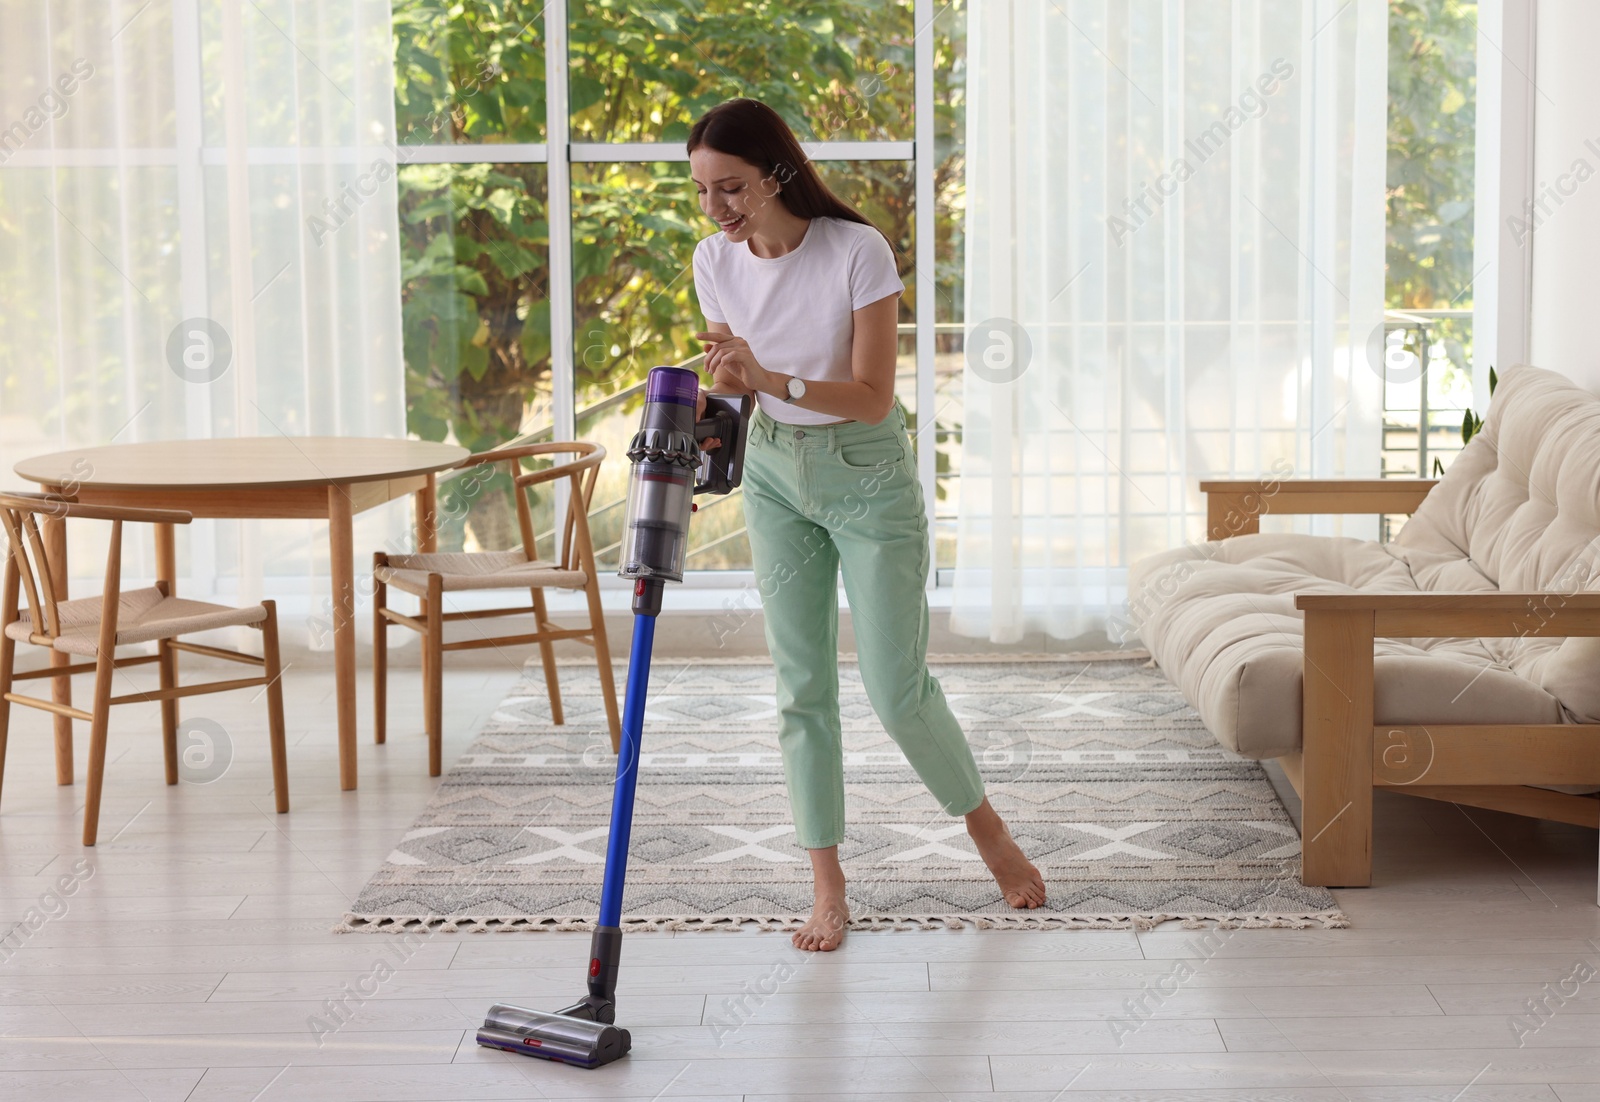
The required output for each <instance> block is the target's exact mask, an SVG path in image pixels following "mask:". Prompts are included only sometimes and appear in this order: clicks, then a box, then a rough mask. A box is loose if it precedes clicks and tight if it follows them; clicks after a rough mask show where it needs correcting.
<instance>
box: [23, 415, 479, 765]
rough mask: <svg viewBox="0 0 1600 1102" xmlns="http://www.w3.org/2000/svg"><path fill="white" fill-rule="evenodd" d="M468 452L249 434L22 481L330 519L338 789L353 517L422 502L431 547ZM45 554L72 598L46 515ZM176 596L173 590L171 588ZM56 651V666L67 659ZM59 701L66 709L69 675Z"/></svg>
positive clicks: (171, 504)
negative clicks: (444, 497) (398, 501)
mask: <svg viewBox="0 0 1600 1102" xmlns="http://www.w3.org/2000/svg"><path fill="white" fill-rule="evenodd" d="M467 455H468V452H467V450H466V449H465V448H458V447H456V446H454V445H452V444H431V443H425V442H423V441H418V440H391V439H377V438H362V437H355V438H349V437H335V436H294V437H290V436H252V437H235V438H229V439H219V440H172V441H157V442H151V443H143V444H112V445H108V446H105V447H97V448H74V449H73V450H71V451H63V452H53V453H51V454H50V455H41V456H37V457H35V458H33V459H25V460H23V461H22V462H21V463H18V464H17V465H16V467H15V468H14V469H15V470H16V472H17V474H18V475H20V476H21V477H22V478H25V479H27V480H28V481H30V482H37V483H39V484H40V488H41V489H44V490H53V491H57V492H60V493H68V494H75V495H76V496H77V498H78V500H79V501H81V502H84V503H85V504H90V505H128V506H145V507H149V508H161V509H183V510H186V511H188V512H189V513H191V514H193V515H194V516H196V517H210V518H230V519H259V520H272V519H278V518H285V517H293V518H302V519H303V518H311V519H316V520H326V521H327V522H328V548H329V552H330V554H329V559H330V562H331V564H332V572H333V609H334V616H333V621H334V622H333V653H334V676H335V683H336V686H337V690H338V691H337V696H338V723H339V786H340V787H341V788H344V789H351V788H354V787H355V786H356V626H355V558H354V555H355V548H354V546H353V536H352V533H351V523H352V518H353V517H354V516H355V514H357V513H359V512H362V511H363V510H366V509H371V508H372V507H373V506H376V505H382V504H383V503H384V502H386V501H391V500H393V499H394V498H397V497H400V496H401V495H403V494H414V495H416V529H417V549H418V550H419V551H432V550H435V546H436V539H437V525H436V519H437V497H436V487H435V476H436V474H437V472H439V471H443V470H449V469H450V468H452V467H458V466H460V465H461V463H462V462H463V461H464V460H465V459H466V458H467ZM43 534H44V537H45V541H46V542H45V550H46V554H47V555H48V556H49V557H50V559H51V560H52V563H56V562H59V563H60V564H61V565H60V567H59V568H57V569H54V570H52V571H51V574H52V577H53V578H54V579H55V580H56V587H57V589H58V590H59V592H58V593H57V594H56V597H57V599H59V600H65V599H66V597H67V592H66V586H67V571H66V556H67V543H66V533H65V530H64V522H63V521H62V520H61V519H59V518H57V519H53V520H47V521H46V524H45V530H44V533H43ZM176 574H177V562H176V556H175V554H174V544H173V532H172V525H170V524H162V525H157V526H156V576H157V577H159V578H161V579H162V580H164V581H166V582H167V584H168V585H172V586H174V587H175V586H176V582H177V578H176ZM172 592H174V593H175V592H176V588H174V589H173V590H172ZM67 657H68V656H67V655H65V654H61V655H52V658H51V660H52V662H54V663H55V664H58V665H59V664H62V663H61V662H59V661H57V659H63V660H64V659H66V658H67ZM55 684H56V689H55V697H56V699H57V700H58V701H60V702H61V703H70V702H71V693H72V690H71V686H70V683H69V679H67V678H60V679H59V680H58V681H56V682H55ZM55 733H56V779H57V780H58V781H59V782H60V783H62V784H70V783H72V720H70V719H68V718H66V717H64V716H58V717H57V718H56V727H55Z"/></svg>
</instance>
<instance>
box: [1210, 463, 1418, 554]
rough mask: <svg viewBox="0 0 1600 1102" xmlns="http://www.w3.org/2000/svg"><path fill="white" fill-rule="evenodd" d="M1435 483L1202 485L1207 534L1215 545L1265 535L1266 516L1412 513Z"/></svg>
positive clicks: (1269, 481) (1362, 481)
mask: <svg viewBox="0 0 1600 1102" xmlns="http://www.w3.org/2000/svg"><path fill="white" fill-rule="evenodd" d="M1438 484H1439V483H1438V480H1437V479H1431V478H1405V479H1401V478H1363V479H1349V478H1314V479H1298V480H1286V479H1274V478H1264V479H1257V480H1254V481H1243V482H1239V481H1234V482H1202V483H1200V492H1201V493H1203V494H1205V495H1206V533H1207V538H1209V539H1214V540H1221V539H1227V538H1228V537H1229V536H1242V535H1247V534H1250V533H1253V532H1259V531H1260V530H1261V518H1262V517H1263V516H1264V515H1266V514H1267V513H1279V514H1283V515H1291V514H1313V513H1321V514H1327V515H1341V514H1347V513H1377V514H1380V515H1381V514H1384V513H1414V512H1416V511H1417V506H1419V505H1421V504H1422V499H1423V498H1425V497H1427V496H1428V491H1429V490H1431V489H1433V488H1434V487H1435V486H1437V485H1438Z"/></svg>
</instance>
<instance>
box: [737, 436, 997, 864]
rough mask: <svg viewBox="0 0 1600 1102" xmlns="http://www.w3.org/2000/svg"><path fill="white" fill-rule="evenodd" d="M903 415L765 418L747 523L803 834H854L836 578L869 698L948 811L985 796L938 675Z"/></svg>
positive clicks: (923, 530)
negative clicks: (847, 792)
mask: <svg viewBox="0 0 1600 1102" xmlns="http://www.w3.org/2000/svg"><path fill="white" fill-rule="evenodd" d="M922 501H923V499H922V487H921V485H920V484H919V483H918V481H917V474H916V469H915V467H914V466H913V461H912V454H911V441H910V440H909V439H907V437H906V424H905V416H904V414H903V413H902V412H901V410H900V407H899V406H898V405H896V407H895V409H894V411H893V412H892V413H890V414H889V416H888V417H887V418H886V419H885V420H884V421H883V422H881V423H880V424H877V425H868V424H865V423H863V422H859V421H852V422H846V423H844V424H841V425H788V424H783V423H780V422H778V421H775V420H773V419H772V418H771V417H768V416H767V415H766V414H765V413H762V412H760V411H759V410H758V411H757V412H756V414H755V416H754V418H753V419H752V420H751V422H750V436H749V443H748V445H747V451H746V456H745V469H744V515H745V523H746V526H747V527H748V528H749V533H750V552H751V556H752V559H753V564H754V567H755V574H756V583H757V585H758V587H759V589H760V593H761V605H762V608H763V610H764V612H765V614H766V615H765V619H766V632H767V646H768V648H769V649H770V650H771V652H772V661H773V665H774V667H775V668H776V672H777V682H778V717H779V726H778V743H779V745H780V746H781V748H782V750H783V769H784V774H785V775H786V776H787V778H788V781H789V802H790V806H791V807H792V808H793V810H794V821H795V837H796V839H797V840H798V841H799V843H800V845H802V846H804V847H805V848H806V849H825V848H827V847H828V846H834V845H838V844H839V843H840V842H841V841H842V840H843V839H844V748H843V743H842V739H841V733H840V726H839V602H838V596H837V594H838V576H839V572H840V569H841V568H843V571H844V588H845V594H846V596H847V597H848V598H849V600H850V615H851V621H852V623H853V624H854V625H855V633H856V651H857V654H858V658H859V660H860V664H861V680H862V682H863V684H864V685H865V687H866V690H867V699H868V700H870V701H871V702H872V708H873V711H875V712H877V714H878V719H879V720H880V721H881V722H882V723H883V726H884V729H885V730H887V731H888V732H889V735H890V737H891V738H893V739H894V741H895V742H896V743H897V744H898V745H899V747H900V750H901V752H902V753H904V754H905V756H906V760H908V761H909V762H910V763H911V767H912V768H913V769H915V770H916V771H917V775H918V776H919V777H921V778H922V782H923V783H924V784H926V785H927V786H928V789H929V791H931V792H932V793H933V795H934V797H935V798H936V799H937V800H938V801H939V803H940V804H941V805H943V807H944V810H945V811H946V812H947V813H948V814H950V815H965V814H966V813H967V812H969V811H972V810H973V809H975V808H976V807H977V806H978V805H979V804H981V803H982V802H983V781H982V779H981V778H980V777H979V776H978V766H977V762H975V761H974V760H973V757H972V749H971V747H969V746H968V745H967V740H966V736H965V735H964V734H962V731H961V725H960V724H959V723H958V722H957V721H956V717H955V716H954V715H953V714H952V713H951V711H950V705H949V704H948V703H946V701H945V698H944V691H943V690H942V689H940V687H939V682H938V681H936V680H934V677H933V675H932V674H931V673H929V672H928V663H927V652H928V598H927V593H926V591H925V589H924V587H925V586H926V584H927V578H928V523H927V515H926V513H925V512H924V511H923V504H922Z"/></svg>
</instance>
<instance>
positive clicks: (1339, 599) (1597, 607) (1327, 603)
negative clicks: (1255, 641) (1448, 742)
mask: <svg viewBox="0 0 1600 1102" xmlns="http://www.w3.org/2000/svg"><path fill="white" fill-rule="evenodd" d="M1294 607H1295V608H1297V609H1299V610H1300V611H1302V612H1304V613H1306V614H1307V616H1308V618H1309V617H1310V616H1312V615H1313V614H1316V613H1347V614H1354V613H1359V614H1363V619H1365V614H1370V615H1371V616H1372V633H1373V634H1374V635H1375V636H1380V637H1384V638H1390V639H1413V638H1434V639H1446V638H1461V639H1478V638H1523V637H1525V636H1533V635H1543V636H1553V637H1556V638H1567V637H1572V636H1600V593H1589V592H1582V593H1493V592H1490V593H1300V594H1296V596H1295V599H1294ZM1311 629H1312V625H1311V624H1310V623H1309V622H1308V623H1307V625H1306V630H1307V631H1308V632H1309V631H1310V630H1311Z"/></svg>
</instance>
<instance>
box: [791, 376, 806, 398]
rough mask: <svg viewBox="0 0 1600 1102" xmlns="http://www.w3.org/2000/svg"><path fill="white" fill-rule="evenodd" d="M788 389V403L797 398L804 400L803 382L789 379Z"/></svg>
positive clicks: (804, 385)
mask: <svg viewBox="0 0 1600 1102" xmlns="http://www.w3.org/2000/svg"><path fill="white" fill-rule="evenodd" d="M788 389H789V400H790V401H794V400H795V399H797V398H804V397H805V395H806V384H805V380H803V379H796V378H792V377H791V378H790V379H789V388H788Z"/></svg>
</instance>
